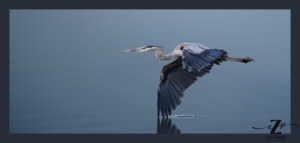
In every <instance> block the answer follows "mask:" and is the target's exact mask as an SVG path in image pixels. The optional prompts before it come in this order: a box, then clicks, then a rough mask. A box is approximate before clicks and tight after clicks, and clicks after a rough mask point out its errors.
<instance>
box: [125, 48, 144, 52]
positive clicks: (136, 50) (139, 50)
mask: <svg viewBox="0 0 300 143" xmlns="http://www.w3.org/2000/svg"><path fill="white" fill-rule="evenodd" d="M142 48H143V47H141V48H136V49H129V50H125V52H146V51H145V49H142Z"/></svg>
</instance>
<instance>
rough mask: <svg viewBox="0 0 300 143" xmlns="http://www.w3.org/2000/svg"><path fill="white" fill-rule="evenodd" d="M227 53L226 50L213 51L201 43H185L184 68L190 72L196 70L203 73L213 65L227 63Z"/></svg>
mask: <svg viewBox="0 0 300 143" xmlns="http://www.w3.org/2000/svg"><path fill="white" fill-rule="evenodd" d="M227 57H228V56H227V52H226V51H224V50H218V49H212V48H209V47H207V46H205V45H202V44H199V43H184V44H183V57H182V67H183V68H184V69H186V68H187V70H188V71H189V72H191V71H192V70H193V68H194V69H196V70H197V71H201V70H202V69H204V68H205V67H206V66H209V65H210V64H211V63H215V64H218V65H219V64H220V63H219V62H222V61H226V58H227Z"/></svg>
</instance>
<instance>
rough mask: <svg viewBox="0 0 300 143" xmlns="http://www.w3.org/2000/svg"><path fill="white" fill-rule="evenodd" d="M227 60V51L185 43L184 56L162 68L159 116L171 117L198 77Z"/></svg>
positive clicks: (158, 101) (159, 90) (158, 105)
mask: <svg viewBox="0 0 300 143" xmlns="http://www.w3.org/2000/svg"><path fill="white" fill-rule="evenodd" d="M226 58H227V52H226V51H223V50H218V49H211V48H209V47H207V46H204V45H201V44H195V43H189V44H186V43H185V44H184V50H183V56H182V57H179V58H177V59H176V60H175V61H173V62H171V63H169V64H167V65H165V66H164V67H163V68H162V74H161V77H160V83H159V87H158V88H159V89H158V100H157V110H158V111H157V114H158V116H159V114H160V113H161V115H162V116H168V115H171V114H172V110H175V109H176V108H177V106H178V105H180V104H181V98H182V97H183V96H184V94H183V92H184V91H185V90H186V89H187V88H188V87H189V86H191V85H192V84H193V83H195V81H197V80H198V78H197V77H202V76H203V75H205V74H207V73H209V72H210V70H211V69H212V66H213V64H214V63H216V64H219V63H220V62H222V61H225V60H226Z"/></svg>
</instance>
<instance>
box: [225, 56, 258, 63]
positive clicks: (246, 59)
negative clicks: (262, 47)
mask: <svg viewBox="0 0 300 143" xmlns="http://www.w3.org/2000/svg"><path fill="white" fill-rule="evenodd" d="M228 60H229V61H237V62H243V63H248V62H251V61H253V62H254V60H253V59H250V58H249V57H247V58H231V57H228Z"/></svg>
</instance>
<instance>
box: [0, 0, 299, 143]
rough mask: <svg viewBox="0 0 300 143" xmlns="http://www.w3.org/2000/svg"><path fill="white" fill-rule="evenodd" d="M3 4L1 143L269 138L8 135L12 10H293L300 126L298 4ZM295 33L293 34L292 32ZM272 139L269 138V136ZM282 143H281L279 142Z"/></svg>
mask: <svg viewBox="0 0 300 143" xmlns="http://www.w3.org/2000/svg"><path fill="white" fill-rule="evenodd" d="M2 3H3V4H1V6H0V7H1V9H0V15H1V23H0V27H1V30H0V35H1V48H0V50H1V51H0V58H1V60H0V63H1V64H0V65H1V70H0V72H1V74H0V75H1V76H0V83H1V88H0V93H1V94H0V95H1V96H0V106H1V108H0V110H1V114H2V115H1V118H0V120H1V124H0V131H1V132H0V133H1V136H0V142H4V143H8V142H12V143H14V142H22V143H24V142H25V143H26V142H30V143H35V142H43V143H44V142H45V143H47V142H49V143H50V142H51V143H52V142H64V143H65V142H73V143H77V142H145V143H148V142H155V143H156V142H227V141H228V142H266V141H265V135H267V134H183V135H154V134H9V10H10V9H70V8H71V9H290V10H291V47H293V48H291V123H292V124H297V125H300V120H299V118H300V117H299V111H297V109H300V108H299V104H298V103H297V102H298V101H299V96H298V95H297V93H299V88H298V86H297V85H298V84H297V81H298V79H299V76H298V74H297V73H299V72H300V70H299V67H298V66H297V65H298V63H297V62H298V61H299V60H298V57H297V54H298V52H299V48H298V47H299V46H298V45H299V42H297V39H298V37H297V35H298V33H299V22H298V18H297V13H298V12H299V8H298V7H299V6H298V5H297V3H296V2H289V1H284V2H279V1H271V0H268V1H265V0H264V1H238V0H230V1H221V0H217V1H216V0H214V1H158V0H152V1H149V0H148V1H138V0H130V1H122V0H111V1H105V2H104V1H99V0H98V1H95V0H94V1H92V0H88V1H84V0H73V1H67V0H64V1H58V0H54V1H44V0H27V1H24V0H10V1H4V2H2ZM292 29H293V30H292ZM268 135H269V134H268ZM283 135H285V136H286V141H284V142H296V141H298V140H299V137H298V135H300V128H297V127H295V126H291V134H283ZM278 142H281V141H278Z"/></svg>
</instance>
